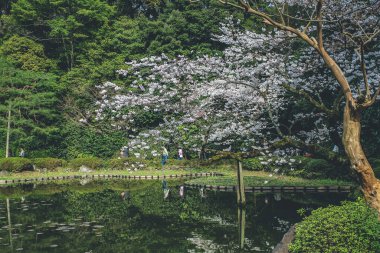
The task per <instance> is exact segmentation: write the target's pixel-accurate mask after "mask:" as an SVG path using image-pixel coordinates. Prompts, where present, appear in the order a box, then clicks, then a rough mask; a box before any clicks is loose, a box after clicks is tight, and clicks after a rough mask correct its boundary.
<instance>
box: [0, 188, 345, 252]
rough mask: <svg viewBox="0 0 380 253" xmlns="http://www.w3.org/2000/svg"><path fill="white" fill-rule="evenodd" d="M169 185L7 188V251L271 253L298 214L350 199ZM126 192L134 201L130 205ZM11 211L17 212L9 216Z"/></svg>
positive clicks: (1, 235) (2, 242)
mask: <svg viewBox="0 0 380 253" xmlns="http://www.w3.org/2000/svg"><path fill="white" fill-rule="evenodd" d="M181 183H182V182H180V181H169V182H168V185H169V187H170V189H171V190H170V195H169V197H168V199H166V200H164V199H163V191H162V187H161V182H160V181H147V182H142V181H92V182H83V181H82V182H70V183H69V182H66V183H57V184H41V185H22V186H12V187H6V188H0V252H1V253H8V252H38V253H42V252H49V253H50V252H53V253H54V252H57V253H58V252H62V253H63V252H65V253H66V252H83V253H84V252H92V253H95V252H101V253H103V252H112V253H115V252H271V250H272V249H273V248H274V247H275V246H276V244H277V243H278V242H279V241H280V240H281V238H282V236H283V234H284V233H285V232H286V231H287V230H288V229H289V227H290V226H291V225H292V224H294V223H295V222H298V221H299V220H300V217H299V216H298V214H297V212H296V211H297V210H298V209H300V208H306V209H307V210H311V209H315V208H318V207H320V206H326V205H328V204H337V203H339V201H341V200H343V199H345V198H347V195H344V194H332V193H324V194H311V193H308V194H302V193H297V194H253V193H251V194H248V195H247V202H248V203H247V207H246V209H245V210H238V208H237V207H236V205H235V201H236V195H235V194H234V193H225V192H212V191H208V192H205V195H204V196H203V197H201V194H200V192H199V190H196V189H194V190H190V189H189V190H187V189H186V190H185V198H183V199H182V198H180V197H179V188H178V186H179V185H180V184H181ZM122 191H126V192H127V195H128V196H129V197H130V198H126V200H122V199H121V197H120V193H121V192H122ZM8 210H9V212H8Z"/></svg>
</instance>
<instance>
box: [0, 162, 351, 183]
mask: <svg viewBox="0 0 380 253" xmlns="http://www.w3.org/2000/svg"><path fill="white" fill-rule="evenodd" d="M202 172H219V173H222V174H224V176H221V177H202V178H197V179H193V180H190V181H188V182H189V183H196V184H205V185H223V186H233V185H236V171H235V170H233V169H230V168H229V166H217V167H198V168H186V169H180V168H171V169H169V168H166V169H164V170H161V169H143V170H137V171H134V170H130V171H128V170H94V171H92V172H88V173H85V172H78V171H72V170H67V169H64V168H60V169H57V170H55V171H49V172H46V173H43V172H37V171H24V172H19V173H11V174H9V175H3V176H0V180H12V179H15V180H17V179H30V178H38V177H58V176H82V175H127V176H162V175H174V174H177V175H180V174H190V173H202ZM243 174H244V183H245V186H343V185H344V186H354V185H355V183H353V182H348V181H340V180H333V179H313V180H310V179H304V178H299V177H291V176H281V175H276V174H272V173H268V172H263V171H244V172H243Z"/></svg>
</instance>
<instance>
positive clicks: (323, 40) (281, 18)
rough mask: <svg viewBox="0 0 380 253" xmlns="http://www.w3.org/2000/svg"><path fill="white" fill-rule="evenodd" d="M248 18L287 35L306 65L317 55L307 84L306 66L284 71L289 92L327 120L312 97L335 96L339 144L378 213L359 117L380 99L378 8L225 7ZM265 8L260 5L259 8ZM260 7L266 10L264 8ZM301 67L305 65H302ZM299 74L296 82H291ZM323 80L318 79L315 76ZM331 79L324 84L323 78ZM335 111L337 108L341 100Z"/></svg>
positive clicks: (285, 2)
mask: <svg viewBox="0 0 380 253" xmlns="http://www.w3.org/2000/svg"><path fill="white" fill-rule="evenodd" d="M220 2H221V3H223V4H227V5H232V6H234V7H236V8H239V9H241V10H242V11H244V12H246V13H248V14H252V15H254V16H256V17H258V18H260V19H262V20H263V22H264V23H265V24H266V25H267V26H268V27H270V28H276V29H279V30H281V31H283V32H285V33H286V34H287V35H288V37H289V38H293V37H294V38H295V39H297V40H298V41H299V42H300V43H301V45H300V46H301V47H302V46H305V47H307V48H309V49H310V53H309V56H308V55H304V56H302V57H306V61H309V62H310V61H311V60H312V59H313V58H314V59H315V57H313V55H315V54H316V55H318V57H319V59H318V60H317V59H315V60H314V61H315V63H316V64H315V65H314V66H313V65H309V66H310V67H309V69H310V71H312V73H313V74H311V75H310V76H311V78H306V79H303V78H304V77H305V75H304V74H305V71H306V68H305V66H304V67H302V65H300V64H299V63H302V61H298V64H294V66H292V65H291V68H290V69H289V70H288V74H289V75H290V79H291V80H292V81H294V82H293V86H292V85H290V86H289V87H288V88H289V89H292V90H293V91H294V92H296V93H298V94H300V95H302V96H305V97H307V98H308V99H309V100H310V102H311V103H314V104H315V106H317V107H319V108H320V109H321V110H323V111H325V113H328V114H334V113H336V111H337V110H332V109H331V108H328V107H327V106H325V104H324V103H323V102H321V99H318V97H317V96H316V95H315V92H316V91H318V88H319V87H323V85H324V84H328V85H329V86H330V87H332V88H333V89H332V90H331V91H334V90H335V91H336V88H335V87H339V91H340V93H341V94H342V96H343V100H344V104H345V105H344V112H343V134H342V143H343V146H344V149H345V152H346V155H347V157H348V159H349V161H350V164H351V167H352V169H354V170H355V171H356V172H357V174H358V176H359V178H360V181H361V184H362V190H363V193H364V196H365V198H366V200H367V201H368V202H369V203H370V204H371V206H372V207H374V208H375V209H377V210H378V211H379V212H380V181H379V180H378V179H377V178H376V177H375V175H374V172H373V170H372V167H371V165H370V163H369V162H368V160H367V158H366V155H365V153H364V151H363V148H362V146H361V140H360V132H361V115H362V113H363V111H364V110H365V109H367V108H368V107H370V106H372V105H373V104H374V103H375V102H376V100H377V99H378V96H379V93H380V85H379V83H380V82H379V81H380V80H379V79H380V75H379V68H378V66H379V64H378V63H379V54H380V51H379V38H378V37H379V36H378V35H379V33H380V28H379V20H380V15H379V13H380V2H379V1H376V0H369V1H364V0H344V1H336V0H278V1H276V0H273V1H262V2H257V1H249V0H241V1H237V2H234V1H227V0H220ZM263 4H264V5H263ZM263 6H265V7H264V8H263ZM304 62H305V61H304ZM298 69H299V70H301V72H303V74H302V73H301V75H299V77H300V78H302V79H299V80H297V77H292V75H293V76H294V74H296V75H295V76H297V73H299V71H297V70H298ZM322 69H323V70H324V72H323V73H324V75H321V76H320V77H321V78H318V76H316V75H315V73H321V72H320V71H321V70H322ZM326 75H329V78H327V79H325V76H326ZM321 79H322V80H321ZM337 101H338V102H337V103H336V105H335V108H338V107H339V99H338V100H337Z"/></svg>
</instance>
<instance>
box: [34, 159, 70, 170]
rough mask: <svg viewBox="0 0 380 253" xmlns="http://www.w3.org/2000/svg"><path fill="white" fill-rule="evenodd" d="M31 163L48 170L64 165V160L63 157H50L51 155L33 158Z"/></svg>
mask: <svg viewBox="0 0 380 253" xmlns="http://www.w3.org/2000/svg"><path fill="white" fill-rule="evenodd" d="M33 164H34V165H35V166H36V168H37V169H43V168H46V169H48V170H52V169H56V168H59V167H63V166H65V165H66V161H65V160H63V159H58V158H51V157H46V158H34V159H33Z"/></svg>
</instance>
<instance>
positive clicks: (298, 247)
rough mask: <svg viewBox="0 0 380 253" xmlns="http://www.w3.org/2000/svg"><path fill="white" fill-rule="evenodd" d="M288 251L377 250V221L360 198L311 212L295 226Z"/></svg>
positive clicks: (379, 243) (379, 225)
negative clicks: (293, 237)
mask: <svg viewBox="0 0 380 253" xmlns="http://www.w3.org/2000/svg"><path fill="white" fill-rule="evenodd" d="M290 252H292V253H301V252H302V253H304V252H307V253H319V252H324V253H335V252H341V253H344V252H347V253H348V252H352V253H364V252H365V253H378V252H380V222H379V221H378V218H377V213H376V211H375V210H373V209H371V208H370V207H368V206H367V205H366V204H365V203H364V201H363V200H361V199H358V200H357V201H356V202H342V205H341V206H330V207H327V208H319V209H317V210H314V211H312V214H311V215H310V216H309V217H306V218H305V219H304V220H303V221H302V222H301V223H299V224H298V225H297V226H296V235H295V239H294V241H293V242H292V244H291V245H290Z"/></svg>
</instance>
